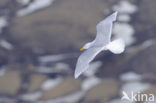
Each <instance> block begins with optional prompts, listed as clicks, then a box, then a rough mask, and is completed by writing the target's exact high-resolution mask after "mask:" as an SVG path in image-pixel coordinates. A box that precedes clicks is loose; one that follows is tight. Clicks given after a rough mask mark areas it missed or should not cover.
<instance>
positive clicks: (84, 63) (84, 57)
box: [75, 47, 102, 78]
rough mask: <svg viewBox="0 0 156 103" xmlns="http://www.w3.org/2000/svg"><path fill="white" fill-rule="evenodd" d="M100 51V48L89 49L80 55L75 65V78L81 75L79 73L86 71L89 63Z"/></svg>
mask: <svg viewBox="0 0 156 103" xmlns="http://www.w3.org/2000/svg"><path fill="white" fill-rule="evenodd" d="M101 51H102V47H91V48H89V49H87V50H86V51H84V52H83V53H82V54H81V55H80V57H79V58H78V61H77V64H76V69H75V78H78V77H79V75H81V73H83V72H84V71H86V70H87V69H88V67H89V63H90V62H91V61H92V60H93V59H94V58H95V56H96V55H97V54H98V53H99V52H101Z"/></svg>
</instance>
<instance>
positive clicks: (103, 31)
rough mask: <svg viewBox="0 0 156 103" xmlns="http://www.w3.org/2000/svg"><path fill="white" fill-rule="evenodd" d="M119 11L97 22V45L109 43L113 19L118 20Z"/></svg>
mask: <svg viewBox="0 0 156 103" xmlns="http://www.w3.org/2000/svg"><path fill="white" fill-rule="evenodd" d="M116 16H117V12H115V13H113V14H112V15H110V16H108V17H107V18H106V19H104V20H102V21H101V22H100V23H98V24H97V26H96V29H97V35H96V38H95V40H94V41H95V44H96V45H104V46H105V45H107V44H108V43H109V42H110V39H111V34H112V26H113V21H115V20H116Z"/></svg>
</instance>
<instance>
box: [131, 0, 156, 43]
mask: <svg viewBox="0 0 156 103" xmlns="http://www.w3.org/2000/svg"><path fill="white" fill-rule="evenodd" d="M136 4H138V6H139V7H138V8H139V10H138V13H137V14H136V15H134V16H133V17H134V18H133V20H132V21H133V25H134V28H135V30H136V33H135V37H136V38H137V42H136V43H142V42H143V41H145V40H148V39H153V38H156V35H155V27H156V26H155V25H156V21H155V18H156V15H155V14H156V11H155V9H156V6H155V5H156V1H155V0H148V1H147V0H142V1H138V3H136ZM145 5H146V6H145Z"/></svg>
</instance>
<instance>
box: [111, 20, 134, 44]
mask: <svg viewBox="0 0 156 103" xmlns="http://www.w3.org/2000/svg"><path fill="white" fill-rule="evenodd" d="M113 34H114V36H115V38H122V39H123V40H124V41H125V43H126V45H131V44H132V43H133V42H134V41H135V38H134V37H133V35H134V29H133V27H132V26H131V25H129V24H127V23H115V25H114V29H113Z"/></svg>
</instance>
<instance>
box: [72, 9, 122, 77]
mask: <svg viewBox="0 0 156 103" xmlns="http://www.w3.org/2000/svg"><path fill="white" fill-rule="evenodd" d="M116 17H117V12H114V13H113V14H112V15H110V16H108V17H107V18H106V19H104V20H102V21H101V22H100V23H98V24H97V26H96V29H97V35H96V38H95V39H94V40H93V41H92V42H89V43H86V44H85V45H84V46H83V48H80V51H83V50H85V51H84V52H83V53H82V54H81V55H80V56H79V58H78V60H77V64H76V69H75V74H74V76H75V78H78V77H79V76H80V75H81V74H82V73H83V72H85V71H86V70H87V69H88V68H89V64H90V62H91V61H92V60H93V59H94V58H95V56H96V55H97V54H98V53H100V52H101V51H104V50H110V51H111V52H112V53H114V54H120V53H122V52H123V51H124V48H125V43H124V41H123V40H122V39H121V38H119V39H116V40H114V41H112V42H111V41H110V39H111V33H112V26H113V22H114V21H115V20H116Z"/></svg>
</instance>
